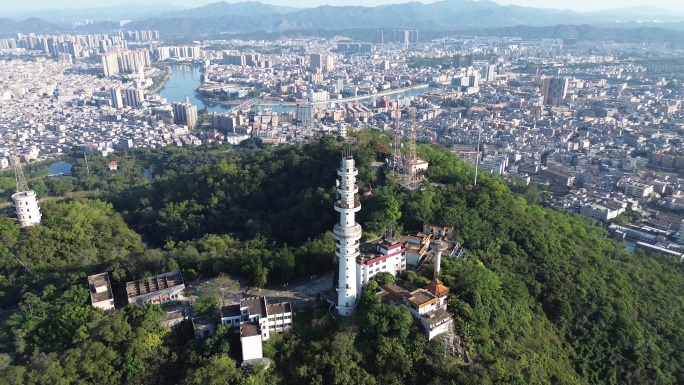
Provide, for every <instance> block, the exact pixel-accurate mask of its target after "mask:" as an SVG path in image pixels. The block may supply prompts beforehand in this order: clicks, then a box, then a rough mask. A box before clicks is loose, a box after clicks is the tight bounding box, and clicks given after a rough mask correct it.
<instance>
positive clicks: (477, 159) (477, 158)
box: [473, 127, 481, 186]
mask: <svg viewBox="0 0 684 385" xmlns="http://www.w3.org/2000/svg"><path fill="white" fill-rule="evenodd" d="M480 134H481V130H480V127H477V148H476V149H475V152H476V154H475V182H474V183H473V186H477V170H478V169H479V168H480Z"/></svg>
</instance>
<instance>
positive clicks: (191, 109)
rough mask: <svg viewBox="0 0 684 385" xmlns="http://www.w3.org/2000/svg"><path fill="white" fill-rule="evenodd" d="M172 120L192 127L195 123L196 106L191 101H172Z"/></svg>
mask: <svg viewBox="0 0 684 385" xmlns="http://www.w3.org/2000/svg"><path fill="white" fill-rule="evenodd" d="M173 122H174V123H176V124H185V125H186V126H188V128H190V129H192V128H194V127H195V125H196V124H197V106H195V105H194V104H191V103H180V102H175V103H173Z"/></svg>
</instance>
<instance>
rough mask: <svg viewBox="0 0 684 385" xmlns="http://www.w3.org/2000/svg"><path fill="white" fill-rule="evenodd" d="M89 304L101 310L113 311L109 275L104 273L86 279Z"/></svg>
mask: <svg viewBox="0 0 684 385" xmlns="http://www.w3.org/2000/svg"><path fill="white" fill-rule="evenodd" d="M88 287H89V289H90V303H91V304H92V305H93V306H95V307H99V308H100V309H102V310H105V311H106V310H112V309H114V293H113V292H112V285H111V283H110V282H109V273H107V272H104V273H101V274H95V275H91V276H89V277H88Z"/></svg>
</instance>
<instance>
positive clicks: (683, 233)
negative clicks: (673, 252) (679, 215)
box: [679, 219, 684, 245]
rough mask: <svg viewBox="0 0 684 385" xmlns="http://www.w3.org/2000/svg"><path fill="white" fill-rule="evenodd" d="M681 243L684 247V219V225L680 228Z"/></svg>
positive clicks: (683, 222) (683, 221)
mask: <svg viewBox="0 0 684 385" xmlns="http://www.w3.org/2000/svg"><path fill="white" fill-rule="evenodd" d="M679 243H681V244H682V245H684V219H682V224H681V225H680V226H679Z"/></svg>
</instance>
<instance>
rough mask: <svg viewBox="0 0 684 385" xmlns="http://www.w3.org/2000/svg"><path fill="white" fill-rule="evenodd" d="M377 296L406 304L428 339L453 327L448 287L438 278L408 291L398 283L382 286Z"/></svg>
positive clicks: (398, 303) (399, 303)
mask: <svg viewBox="0 0 684 385" xmlns="http://www.w3.org/2000/svg"><path fill="white" fill-rule="evenodd" d="M382 289H383V291H381V292H380V293H378V296H380V298H382V299H383V300H384V301H388V302H392V303H395V304H397V305H401V306H406V307H408V309H409V310H410V311H411V315H413V317H415V318H416V319H418V320H419V321H420V324H421V325H422V326H423V329H425V334H426V336H427V338H428V340H431V339H433V338H435V337H436V336H438V335H439V334H442V333H445V332H447V331H449V330H451V328H452V327H453V324H454V319H453V318H452V317H451V314H450V313H449V311H448V310H447V302H446V299H447V294H449V288H448V287H446V286H444V285H443V284H442V282H441V281H440V280H438V279H435V280H434V281H430V282H428V284H427V286H425V289H417V290H414V291H408V290H407V289H406V288H405V287H403V286H401V285H398V284H390V285H386V286H383V288H382Z"/></svg>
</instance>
